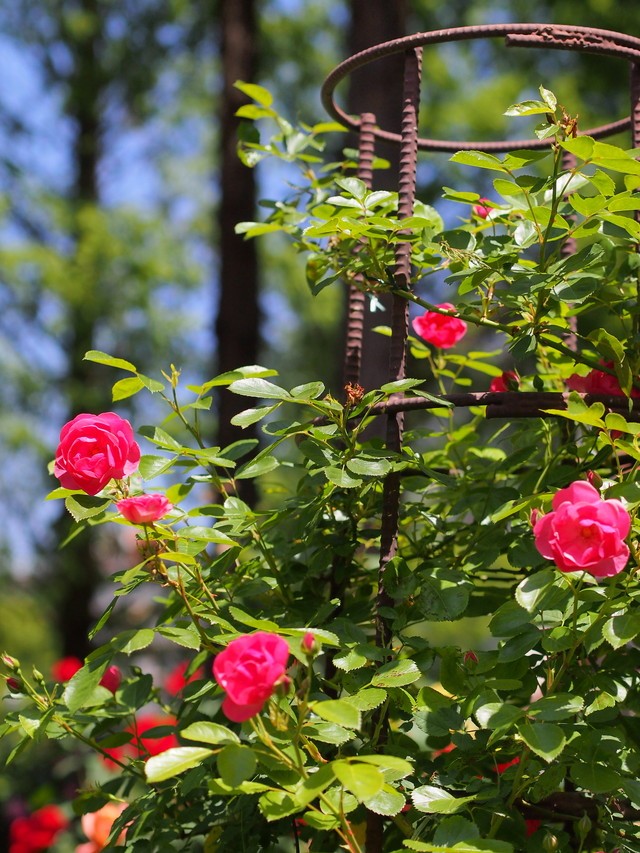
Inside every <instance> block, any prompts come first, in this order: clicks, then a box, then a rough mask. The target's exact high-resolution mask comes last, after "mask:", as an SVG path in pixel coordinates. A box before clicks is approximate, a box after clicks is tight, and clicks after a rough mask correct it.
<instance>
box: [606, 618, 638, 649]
mask: <svg viewBox="0 0 640 853" xmlns="http://www.w3.org/2000/svg"><path fill="white" fill-rule="evenodd" d="M602 633H603V635H604V638H605V640H606V641H607V642H608V643H609V644H610V645H612V646H613V648H614V649H619V648H620V647H621V646H624V645H626V644H627V643H629V642H631V640H633V639H635V637H637V636H638V634H640V614H639V613H618V614H616V615H615V616H612V617H611V619H608V620H607V621H606V622H605V623H604V625H603V628H602Z"/></svg>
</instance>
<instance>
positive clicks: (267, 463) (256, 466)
mask: <svg viewBox="0 0 640 853" xmlns="http://www.w3.org/2000/svg"><path fill="white" fill-rule="evenodd" d="M279 466H280V463H279V462H278V460H277V459H276V457H275V456H263V457H262V458H261V459H254V460H252V461H250V462H247V463H246V464H245V465H243V466H242V467H241V468H239V469H238V470H237V471H236V473H235V474H234V477H235V479H236V480H248V479H249V478H251V477H260V476H261V475H262V474H268V473H269V472H270V471H274V470H275V469H276V468H278V467H279Z"/></svg>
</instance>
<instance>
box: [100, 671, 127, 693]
mask: <svg viewBox="0 0 640 853" xmlns="http://www.w3.org/2000/svg"><path fill="white" fill-rule="evenodd" d="M121 681H122V673H121V672H120V669H119V668H118V667H117V666H115V665H111V666H108V667H107V668H106V669H105V671H104V675H103V676H102V678H101V679H100V684H101V685H102V686H103V687H106V688H107V690H110V691H111V692H112V693H115V692H116V690H117V689H118V687H120V682H121Z"/></svg>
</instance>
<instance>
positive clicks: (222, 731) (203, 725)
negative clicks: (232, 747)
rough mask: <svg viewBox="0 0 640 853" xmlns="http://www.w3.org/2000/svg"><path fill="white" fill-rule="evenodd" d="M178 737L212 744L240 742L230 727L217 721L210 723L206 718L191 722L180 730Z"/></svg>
mask: <svg viewBox="0 0 640 853" xmlns="http://www.w3.org/2000/svg"><path fill="white" fill-rule="evenodd" d="M180 737H183V738H186V739H187V740H198V741H201V742H202V743H210V744H213V745H219V744H229V743H240V738H239V737H238V735H237V734H236V733H235V732H232V731H231V729H228V728H227V727H226V726H221V725H220V724H219V723H210V722H208V721H207V720H200V721H198V722H197V723H191V725H190V726H187V727H186V729H182V730H181V732H180Z"/></svg>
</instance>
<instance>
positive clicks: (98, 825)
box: [76, 803, 127, 853]
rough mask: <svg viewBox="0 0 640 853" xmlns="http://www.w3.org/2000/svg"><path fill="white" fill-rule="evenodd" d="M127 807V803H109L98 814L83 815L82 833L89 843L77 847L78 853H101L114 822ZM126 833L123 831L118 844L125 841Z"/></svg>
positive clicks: (117, 840)
mask: <svg viewBox="0 0 640 853" xmlns="http://www.w3.org/2000/svg"><path fill="white" fill-rule="evenodd" d="M126 807H127V804H126V803H107V804H106V805H105V806H103V807H102V808H101V809H98V811H97V812H89V813H88V814H84V815H82V819H81V823H82V831H83V832H84V834H85V835H86V836H87V838H88V839H89V842H88V843H86V844H81V845H80V846H79V847H76V853H100V850H104V848H105V847H106V846H107V840H108V838H109V835H110V834H111V828H112V827H113V824H114V822H115V821H116V820H117V818H119V817H120V815H121V814H122V812H123V811H124V810H125V809H126ZM125 832H126V830H124V829H123V830H122V832H121V833H120V835H119V836H118V838H117V839H116V844H120V843H122V842H123V841H124V836H125Z"/></svg>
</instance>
